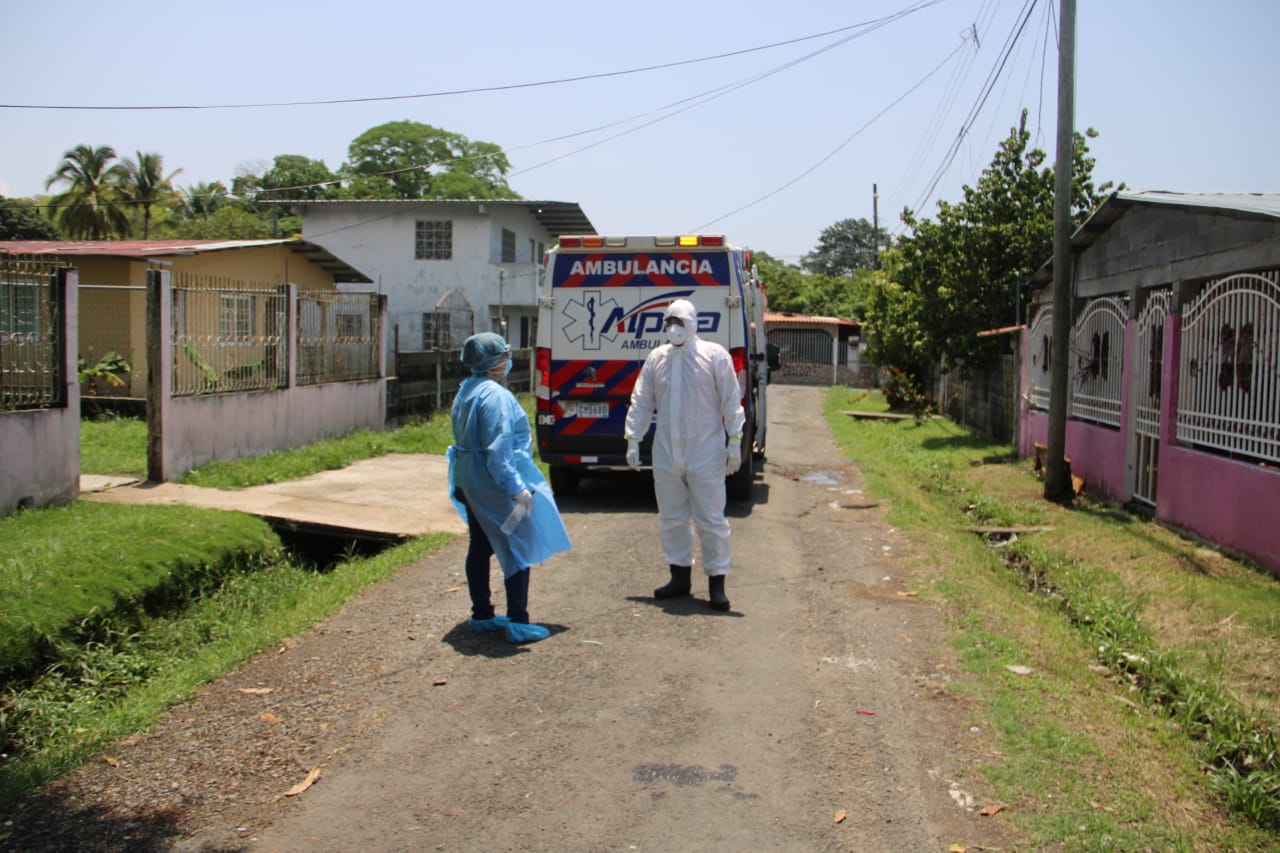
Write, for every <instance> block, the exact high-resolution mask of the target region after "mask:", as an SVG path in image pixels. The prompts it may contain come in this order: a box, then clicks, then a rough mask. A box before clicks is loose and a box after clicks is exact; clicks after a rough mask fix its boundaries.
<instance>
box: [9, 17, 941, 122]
mask: <svg viewBox="0 0 1280 853" xmlns="http://www.w3.org/2000/svg"><path fill="white" fill-rule="evenodd" d="M940 2H942V0H921V2H917V3H914V4H913V5H912V6H909V7H907V8H906V9H904V10H903V11H901V12H897V13H895V14H893V15H890V16H887V17H886V18H878V19H873V20H871V21H864V22H862V23H858V24H850V25H848V26H845V27H837V28H836V29H833V30H826V31H825V32H821V33H814V34H812V35H807V36H799V37H797V38H793V39H786V40H785V41H778V42H771V43H770V44H764V45H758V46H756V47H748V48H742V49H740V50H732V51H728V52H726V53H717V54H714V55H711V56H703V57H698V58H696V59H682V60H679V61H676V62H666V63H662V64H658V65H645V66H641V67H639V68H629V69H626V70H622V71H604V72H600V73H597V74H579V75H576V76H573V77H560V78H556V79H552V80H539V81H537V82H532V83H508V84H505V85H501V86H477V87H473V88H468V89H448V90H443V91H439V92H423V93H419V94H416V95H382V96H373V97H363V98H330V99H324V100H314V101H274V102H266V103H242V104H167V105H150V106H146V105H144V106H137V105H133V106H130V105H90V104H79V105H69V104H0V109H8V110H103V111H122V110H144V111H161V110H237V109H261V108H268V107H306V106H332V105H336V104H367V103H374V102H378V101H409V100H419V99H422V98H443V97H449V96H453V95H478V94H483V93H488V92H509V91H515V90H519V89H533V88H538V87H541V86H558V85H561V84H564V83H580V82H583V81H585V80H602V79H607V78H610V77H625V76H628V75H631V74H645V73H648V72H650V71H661V70H663V69H667V68H679V67H681V66H685V65H696V64H699V63H703V62H716V61H718V60H721V59H729V58H732V57H735V56H744V55H746V54H750V53H758V52H760V51H764V50H772V49H774V48H778V47H786V46H787V45H792V44H799V43H800V42H805V41H812V40H814V39H820V38H825V37H827V36H832V35H836V34H837V33H843V32H848V31H849V30H857V29H860V28H863V27H868V26H871V25H873V24H876V23H878V22H880V21H885V20H888V19H894V18H898V17H902V16H905V15H909V14H911V13H913V12H918V11H920V10H921V9H926V8H928V7H929V6H933V5H936V4H937V3H940Z"/></svg>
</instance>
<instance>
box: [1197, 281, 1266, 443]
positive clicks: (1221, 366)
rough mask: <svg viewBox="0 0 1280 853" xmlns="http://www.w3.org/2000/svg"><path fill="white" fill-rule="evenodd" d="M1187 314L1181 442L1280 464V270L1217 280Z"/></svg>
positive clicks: (1206, 289) (1205, 290)
mask: <svg viewBox="0 0 1280 853" xmlns="http://www.w3.org/2000/svg"><path fill="white" fill-rule="evenodd" d="M1182 320H1183V322H1182V357H1181V363H1180V364H1179V365H1178V371H1179V372H1178V414H1177V423H1176V432H1177V436H1178V441H1180V442H1185V443H1186V444H1189V445H1196V446H1198V447H1200V448H1203V449H1206V450H1211V451H1216V452H1219V453H1225V454H1228V455H1230V456H1232V457H1234V458H1242V459H1248V460H1250V461H1261V462H1264V463H1266V464H1268V465H1274V464H1276V463H1280V271H1277V270H1270V271H1267V272H1263V273H1240V274H1237V275H1232V276H1227V277H1226V278H1222V279H1217V280H1215V281H1211V282H1209V284H1208V285H1207V286H1206V287H1205V289H1204V292H1203V293H1202V294H1200V296H1199V297H1198V298H1197V299H1196V300H1195V302H1194V303H1193V304H1191V305H1189V306H1187V307H1186V308H1184V309H1183V312H1182Z"/></svg>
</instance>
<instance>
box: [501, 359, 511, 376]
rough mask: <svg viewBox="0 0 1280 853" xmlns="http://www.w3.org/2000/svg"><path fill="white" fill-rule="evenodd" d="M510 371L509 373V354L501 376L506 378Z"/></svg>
mask: <svg viewBox="0 0 1280 853" xmlns="http://www.w3.org/2000/svg"><path fill="white" fill-rule="evenodd" d="M510 373H511V356H510V355H508V356H507V364H506V367H504V368H502V378H503V379H506V378H507V376H508V375H509V374H510Z"/></svg>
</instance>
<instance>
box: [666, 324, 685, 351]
mask: <svg viewBox="0 0 1280 853" xmlns="http://www.w3.org/2000/svg"><path fill="white" fill-rule="evenodd" d="M685 337H686V336H685V331H684V326H677V325H674V324H673V325H671V326H670V327H669V328H668V329H667V340H669V341H671V345H672V346H677V347H682V346H684V342H685Z"/></svg>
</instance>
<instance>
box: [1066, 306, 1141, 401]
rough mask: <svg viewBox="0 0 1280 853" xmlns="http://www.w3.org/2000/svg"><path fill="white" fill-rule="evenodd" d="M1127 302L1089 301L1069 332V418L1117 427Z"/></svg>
mask: <svg viewBox="0 0 1280 853" xmlns="http://www.w3.org/2000/svg"><path fill="white" fill-rule="evenodd" d="M1126 302H1127V300H1125V299H1121V298H1117V297H1114V296H1106V297H1102V298H1100V299H1091V300H1090V301H1089V303H1088V304H1087V305H1086V306H1085V308H1084V311H1082V312H1081V313H1080V317H1079V319H1077V320H1076V323H1075V328H1074V329H1072V330H1071V356H1072V362H1073V363H1072V376H1071V380H1072V382H1071V417H1073V418H1075V419H1077V420H1082V421H1093V422H1094V423H1099V424H1104V425H1106V426H1113V427H1118V426H1120V397H1121V391H1122V389H1123V386H1124V375H1123V374H1124V327H1125V312H1126V311H1127V308H1126Z"/></svg>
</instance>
